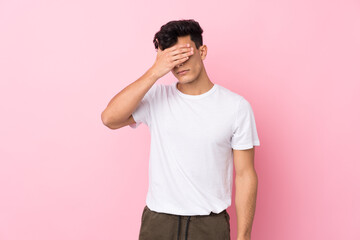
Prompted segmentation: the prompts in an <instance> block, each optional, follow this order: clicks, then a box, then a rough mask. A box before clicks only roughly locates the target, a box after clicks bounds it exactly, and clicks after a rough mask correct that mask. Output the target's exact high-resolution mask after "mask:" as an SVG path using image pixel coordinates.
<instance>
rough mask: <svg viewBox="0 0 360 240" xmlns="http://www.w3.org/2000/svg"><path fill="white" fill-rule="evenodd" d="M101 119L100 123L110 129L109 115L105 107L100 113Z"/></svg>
mask: <svg viewBox="0 0 360 240" xmlns="http://www.w3.org/2000/svg"><path fill="white" fill-rule="evenodd" d="M101 121H102V123H103V124H104V125H105V126H107V127H108V128H110V129H112V127H111V121H110V116H109V115H108V113H107V112H106V109H105V110H104V111H103V112H102V113H101Z"/></svg>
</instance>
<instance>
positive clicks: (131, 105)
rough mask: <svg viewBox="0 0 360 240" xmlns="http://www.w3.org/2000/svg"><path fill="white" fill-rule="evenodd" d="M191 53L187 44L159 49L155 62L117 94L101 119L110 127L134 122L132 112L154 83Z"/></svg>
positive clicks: (118, 126) (186, 58) (115, 127)
mask: <svg viewBox="0 0 360 240" xmlns="http://www.w3.org/2000/svg"><path fill="white" fill-rule="evenodd" d="M189 55H191V53H190V48H189V46H187V45H178V44H177V45H174V46H172V47H169V48H167V49H165V50H161V49H160V48H159V49H158V51H157V56H156V60H155V63H154V64H153V65H152V66H151V68H149V69H148V70H147V71H146V72H145V73H144V74H143V75H142V76H141V77H140V78H139V79H137V80H136V81H135V82H133V83H131V84H129V85H128V86H126V87H125V88H124V89H123V90H121V91H120V92H119V93H118V94H116V95H115V96H114V97H113V98H112V99H111V100H110V102H109V103H108V105H107V107H106V108H105V110H104V111H103V112H102V113H101V120H102V122H103V123H104V125H105V126H107V127H109V128H110V129H117V128H121V127H123V126H126V125H128V124H131V123H134V119H133V118H132V113H133V112H134V110H135V109H136V107H137V106H138V104H139V103H140V101H141V100H142V99H143V97H144V96H145V94H146V93H147V92H148V91H149V90H150V88H151V87H152V86H153V85H154V83H155V82H156V81H157V80H158V79H159V78H161V77H162V76H164V75H165V74H167V73H168V72H169V71H171V70H172V69H173V68H174V67H175V66H176V65H178V64H181V63H183V62H185V61H186V60H188V58H189V57H188V56H189Z"/></svg>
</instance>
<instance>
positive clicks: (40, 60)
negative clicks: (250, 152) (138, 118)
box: [0, 0, 360, 240]
mask: <svg viewBox="0 0 360 240" xmlns="http://www.w3.org/2000/svg"><path fill="white" fill-rule="evenodd" d="M221 3H222V5H218V4H219V3H218V2H215V1H214V2H209V1H197V2H192V1H179V2H169V1H126V2H120V1H101V2H100V1H80V0H71V1H1V2H0V79H1V82H0V98H1V99H0V110H1V114H2V117H1V125H0V136H1V142H0V146H1V147H0V148H1V151H0V154H1V155H0V159H1V162H0V194H1V195H0V239H1V240H49V239H51V240H64V239H66V240H104V239H106V240H115V239H137V237H138V233H139V228H140V218H141V213H142V210H143V207H144V205H145V198H146V193H147V186H148V156H149V149H150V145H149V144H150V133H149V131H148V128H147V127H146V125H142V126H141V127H139V128H138V129H136V130H134V129H131V128H130V127H128V126H127V127H125V128H122V129H118V130H110V129H108V128H106V127H105V126H104V125H103V124H102V122H101V118H100V114H101V112H102V110H104V109H105V107H106V105H107V103H108V102H109V101H110V99H111V98H112V97H113V96H114V95H115V94H116V93H118V92H119V91H120V90H121V89H123V88H124V87H126V86H127V85H128V84H130V83H131V82H133V81H135V80H136V79H137V78H138V77H140V76H141V75H142V74H143V73H144V72H145V71H146V70H147V69H148V68H149V67H150V66H151V65H152V64H153V62H154V60H155V56H156V52H155V50H154V46H153V43H152V39H153V36H154V34H155V33H156V32H157V31H158V30H159V28H160V26H161V25H163V24H165V23H166V22H168V21H170V20H179V19H188V18H193V19H195V20H196V21H198V22H199V23H200V25H201V26H202V28H203V30H204V34H203V39H204V43H205V44H206V45H207V46H208V55H207V58H206V60H205V66H206V70H207V72H208V74H209V76H210V79H211V80H212V81H213V82H214V83H217V84H219V85H222V86H224V87H227V88H229V89H231V90H232V91H234V92H237V93H238V94H240V95H242V96H244V97H245V98H246V99H247V100H248V101H249V102H250V103H251V105H252V107H253V110H254V113H255V116H256V122H257V128H258V133H259V138H260V142H261V146H260V147H258V148H257V150H256V154H255V156H256V157H255V165H256V170H257V174H258V177H259V188H258V199H257V207H256V215H255V220H254V225H253V231H252V240H256V239H258V240H265V239H266V240H267V239H269V240H273V239H274V240H275V239H276V240H289V239H291V240H303V239H316V240H318V239H326V240H335V239H336V240H338V239H347V240H355V239H360V232H359V228H358V227H359V222H360V207H359V202H360V193H359V180H360V179H359V176H358V175H357V174H359V167H360V163H359V162H360V161H359V160H360V158H359V153H358V151H357V150H358V149H359V134H360V128H359V125H358V124H359V122H360V108H359V102H360V97H359V96H360V94H359V90H360V86H359V85H360V81H359V80H360V72H359V66H360V44H359V43H360V28H359V26H360V3H359V1H351V0H337V1H329V0H327V1H325V0H323V1H320V0H297V1H288V0H278V1H248V0H247V1H221ZM173 81H176V78H175V77H174V76H173V75H172V74H171V73H169V74H168V75H166V76H165V77H163V78H161V79H160V80H159V83H163V84H170V83H171V82H173ZM234 191H235V188H234V189H233V204H232V206H231V207H230V208H228V212H229V213H230V217H231V233H232V239H235V237H236V213H235V202H234V196H235V194H234V193H235V192H234Z"/></svg>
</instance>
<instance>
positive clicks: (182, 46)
mask: <svg viewBox="0 0 360 240" xmlns="http://www.w3.org/2000/svg"><path fill="white" fill-rule="evenodd" d="M188 47H190V44H189V43H187V44H181V45H174V46H172V47H170V48H167V49H168V51H169V52H171V54H173V51H176V50H178V49H186V48H188ZM165 50H166V49H165Z"/></svg>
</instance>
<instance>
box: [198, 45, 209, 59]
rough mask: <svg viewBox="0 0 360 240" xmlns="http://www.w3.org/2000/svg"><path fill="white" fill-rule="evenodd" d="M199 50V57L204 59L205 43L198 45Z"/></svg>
mask: <svg viewBox="0 0 360 240" xmlns="http://www.w3.org/2000/svg"><path fill="white" fill-rule="evenodd" d="M199 52H200V56H201V59H202V60H204V59H205V57H206V54H207V46H206V45H202V46H200V47H199Z"/></svg>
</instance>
